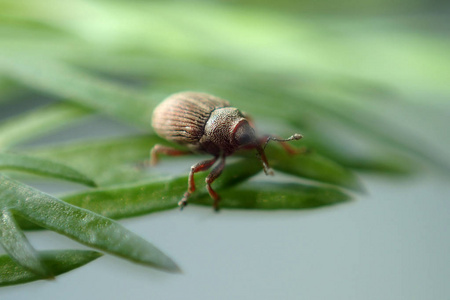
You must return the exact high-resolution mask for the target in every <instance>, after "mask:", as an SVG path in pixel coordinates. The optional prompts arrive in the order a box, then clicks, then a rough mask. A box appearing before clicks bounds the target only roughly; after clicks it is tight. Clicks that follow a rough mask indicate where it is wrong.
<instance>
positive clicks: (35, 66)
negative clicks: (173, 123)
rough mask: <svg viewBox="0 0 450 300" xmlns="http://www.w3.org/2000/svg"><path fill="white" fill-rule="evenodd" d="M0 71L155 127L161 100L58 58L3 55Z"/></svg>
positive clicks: (27, 83)
mask: <svg viewBox="0 0 450 300" xmlns="http://www.w3.org/2000/svg"><path fill="white" fill-rule="evenodd" d="M0 73H2V74H3V75H4V76H7V77H9V78H11V79H14V80H17V81H19V82H21V83H22V84H25V85H27V86H30V87H33V88H36V89H39V90H41V91H43V92H45V93H49V94H52V95H55V96H58V97H60V98H64V99H70V100H71V101H75V102H77V103H79V104H81V105H83V106H86V107H90V108H93V109H95V110H98V111H101V112H103V113H107V114H110V115H112V116H114V117H117V118H120V119H122V120H126V121H128V122H131V123H134V124H136V125H139V126H141V127H144V128H148V129H150V128H151V116H152V112H153V108H154V107H155V106H156V104H157V102H152V101H151V100H150V99H148V98H146V97H145V96H144V95H142V94H139V93H138V92H137V91H134V90H131V89H128V88H126V87H124V86H120V84H119V83H116V84H113V83H112V82H108V81H105V80H101V79H99V78H98V77H96V76H92V75H90V74H88V73H86V72H83V71H82V70H77V69H75V68H73V67H70V66H68V65H65V64H63V63H59V62H57V61H54V60H45V59H42V60H36V59H30V58H26V57H15V56H13V57H8V58H6V59H5V58H0Z"/></svg>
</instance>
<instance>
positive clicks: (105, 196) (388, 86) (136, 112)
mask: <svg viewBox="0 0 450 300" xmlns="http://www.w3.org/2000/svg"><path fill="white" fill-rule="evenodd" d="M446 6H448V5H447V4H446V3H445V2H443V1H431V2H430V1H420V0H415V1H408V0H400V1H395V2H392V1H387V0H369V1H364V2H361V1H359V2H357V1H349V0H347V1H340V2H331V1H329V2H320V3H318V2H314V1H289V0H281V1H276V2H273V1H253V0H247V1H150V2H149V1H106V0H91V1H88V0H69V1H63V2H62V1H57V0H41V1H37V0H2V1H1V2H0V107H1V108H3V107H8V105H9V103H8V102H9V101H11V102H12V101H14V105H16V106H17V103H20V101H23V100H30V99H35V98H36V97H45V98H46V99H47V100H49V102H50V104H47V105H45V106H42V107H41V106H39V107H37V108H36V109H33V110H31V111H23V112H21V113H19V114H17V115H14V116H7V117H8V118H7V120H0V121H1V122H0V151H2V152H0V157H1V158H2V162H1V163H2V166H3V168H15V169H20V170H22V171H26V172H31V173H37V174H45V175H51V176H56V177H58V178H60V179H66V180H72V181H76V182H84V183H88V184H92V182H95V183H97V184H99V185H100V187H98V188H96V189H88V190H83V191H81V192H77V193H75V194H70V195H65V196H60V198H62V199H63V200H66V201H67V202H68V203H71V204H74V205H76V206H78V207H81V208H77V207H75V206H72V205H70V204H68V203H64V202H62V201H60V200H59V199H57V198H55V197H50V196H48V195H45V194H43V193H41V192H39V191H38V190H36V189H32V188H30V187H28V186H26V185H25V184H22V183H19V182H17V181H14V180H11V179H9V178H7V177H3V175H2V177H1V178H2V180H3V182H2V184H1V185H0V193H1V194H2V195H5V197H4V199H1V200H0V208H1V212H2V218H3V219H2V220H3V221H4V224H3V225H2V228H1V229H2V230H1V232H2V234H1V236H0V242H2V245H3V246H4V247H5V249H9V251H8V253H9V254H10V255H11V257H13V258H14V260H15V261H11V260H10V259H8V258H6V257H1V259H2V262H3V265H0V267H3V268H7V269H8V270H13V271H14V272H13V271H11V272H9V273H8V274H11V276H10V277H8V278H2V280H3V281H2V282H1V283H0V284H2V283H3V284H14V283H21V282H26V281H30V280H37V279H39V278H45V277H46V276H47V277H48V272H47V271H49V270H50V271H53V274H60V273H62V272H64V271H68V270H71V269H73V268H75V267H78V266H81V265H83V264H85V263H87V262H89V261H90V260H92V259H94V258H96V257H97V255H98V254H96V253H93V252H89V253H84V254H83V253H78V252H77V253H75V252H73V253H72V252H64V253H62V254H61V255H64V257H63V258H64V259H62V260H61V259H59V258H58V255H60V253H56V252H55V253H50V254H46V255H47V256H43V257H41V258H40V256H39V255H38V253H37V252H36V251H34V249H33V248H32V246H31V245H30V244H29V243H28V241H27V240H26V237H25V236H24V235H23V233H22V232H21V230H20V228H18V227H17V226H16V223H15V218H16V219H17V221H18V224H20V225H21V226H22V227H23V228H29V229H30V228H36V227H37V226H44V227H46V228H48V229H51V230H55V231H57V232H60V233H63V234H66V235H68V236H70V237H72V238H75V239H78V240H79V241H80V242H82V243H85V244H88V245H90V246H93V247H96V248H99V249H101V250H103V251H106V252H109V253H114V254H116V255H120V256H123V257H125V258H127V259H129V260H133V261H140V262H141V263H145V264H151V265H156V266H159V267H162V268H166V269H169V270H175V269H176V265H175V264H174V263H173V262H172V261H171V260H170V259H169V258H168V257H166V256H165V255H164V254H163V253H161V252H160V251H159V250H158V249H156V248H153V246H151V245H150V244H148V243H145V242H144V241H140V242H139V243H140V245H141V248H140V249H141V250H142V251H141V252H140V253H133V251H129V252H127V250H129V249H131V248H132V246H133V243H132V241H131V238H130V239H129V240H128V241H127V242H128V244H127V242H124V244H123V245H122V246H123V247H121V248H120V249H118V248H117V247H116V245H115V243H113V242H111V241H114V240H116V241H117V240H120V238H121V237H123V233H124V232H127V231H126V229H125V228H123V227H121V226H120V225H119V224H118V223H115V222H114V221H112V220H110V219H108V218H105V216H106V217H109V218H123V217H130V216H135V215H140V214H144V213H151V212H156V211H160V210H166V209H171V208H174V207H176V203H177V201H178V200H179V199H180V197H181V195H182V194H183V192H184V191H185V189H186V182H187V178H186V176H176V177H167V176H164V177H162V176H161V175H160V174H155V173H154V172H146V170H145V169H143V168H138V167H136V166H137V163H139V162H140V161H143V160H144V159H146V157H147V155H148V150H149V149H150V148H151V147H152V145H153V144H155V143H157V142H158V143H160V142H163V141H161V139H159V138H158V137H156V136H155V135H153V134H152V132H151V131H152V129H151V126H150V124H151V113H152V111H153V108H154V107H155V106H156V105H157V104H158V103H159V102H160V101H161V100H162V99H164V98H165V97H166V96H168V95H169V94H171V93H174V92H179V91H181V90H197V91H202V92H208V93H211V94H215V95H217V96H219V97H222V98H225V99H228V100H230V102H231V103H232V104H233V105H234V106H236V107H239V108H242V109H243V110H244V111H246V112H248V113H250V114H251V115H252V116H253V118H254V120H255V122H256V125H257V126H258V128H259V130H260V131H261V132H264V133H270V134H277V135H281V136H285V135H286V136H289V135H290V134H292V133H293V132H300V133H302V134H303V135H304V136H305V138H304V139H303V140H302V141H301V142H299V143H296V145H302V146H305V147H307V148H308V149H309V150H310V151H309V153H307V154H304V155H302V156H297V157H290V156H288V155H286V154H285V153H282V152H280V149H279V148H277V147H275V146H274V145H270V146H269V147H268V149H267V150H268V154H269V160H270V162H271V164H272V165H273V167H274V168H275V169H276V170H277V171H280V172H285V173H287V174H290V175H292V177H291V178H290V179H289V180H292V182H283V183H270V184H267V183H261V182H259V181H258V180H253V177H254V175H256V174H257V173H258V172H259V170H260V166H259V164H258V162H257V161H256V160H254V159H252V158H251V157H250V156H249V155H247V156H245V155H244V157H245V159H240V160H238V161H237V162H234V163H232V164H229V165H228V166H227V167H228V168H227V169H226V171H225V173H224V175H223V177H222V178H220V179H219V180H218V182H217V183H215V184H216V186H217V187H218V190H219V191H220V193H221V194H222V195H223V197H224V199H223V207H227V208H246V209H309V208H316V207H322V206H327V205H332V204H337V203H341V202H344V201H347V200H349V199H350V198H351V197H350V194H349V193H348V192H347V191H346V190H345V189H353V190H361V183H360V182H359V181H358V179H357V177H356V176H355V175H354V173H353V172H352V171H353V170H363V171H370V172H380V173H382V174H401V175H403V174H414V173H415V172H418V171H421V170H423V167H425V166H428V167H432V168H433V169H435V170H439V171H441V172H443V173H446V174H448V173H449V170H450V161H449V159H448V153H447V149H448V146H450V139H447V138H446V137H447V136H445V134H447V135H448V132H447V127H448V114H449V112H450V107H449V101H448V99H449V96H450V85H449V82H450V72H449V70H450V56H449V55H448V53H450V39H449V34H448V33H449V31H450V27H449V24H450V22H449V21H448V19H449V18H448V17H449V16H448V12H449V10H448V7H446ZM56 101H59V102H62V103H53V102H56ZM0 112H1V111H0ZM98 114H102V115H108V116H109V117H111V118H114V119H117V120H120V121H121V122H125V123H129V124H131V125H132V126H134V127H135V128H137V129H138V130H141V132H143V133H144V135H141V136H137V137H126V138H123V137H120V138H113V139H107V140H100V141H95V142H93V141H91V140H87V141H79V142H76V143H69V144H67V145H64V146H61V145H56V146H46V145H44V146H43V147H41V148H39V149H37V148H35V147H30V146H29V144H28V143H29V142H31V141H35V140H36V139H38V138H39V137H41V136H45V135H48V133H49V132H50V131H59V130H61V129H62V128H63V127H65V126H68V125H74V124H76V123H77V122H78V123H79V122H81V121H83V120H85V118H86V117H92V116H95V115H98ZM411 115H413V116H421V117H423V118H422V119H423V122H422V123H421V124H417V126H416V127H415V128H411V125H410V123H408V118H409V116H411ZM430 120H432V121H433V122H431V121H430ZM442 124H444V126H442ZM445 124H447V127H446V126H445ZM27 145H28V146H27ZM7 151H8V153H7ZM11 152H20V154H11ZM30 155H33V156H36V157H37V158H32V157H30ZM50 160H51V161H50ZM162 163H164V161H163V162H162ZM10 175H13V176H14V177H17V178H19V179H21V178H23V177H20V176H18V175H17V174H15V173H13V174H10ZM250 178H252V181H251V182H247V180H248V179H250ZM197 179H198V180H202V179H204V177H202V175H199V176H198V178H197ZM269 187H270V188H269ZM24 191H26V194H27V195H31V196H30V197H31V198H32V199H33V201H32V202H30V203H32V204H33V205H35V206H36V207H37V208H39V207H40V206H39V203H41V202H45V204H46V205H48V206H53V207H59V208H60V209H58V210H48V211H46V212H44V211H42V209H41V210H39V209H37V210H36V211H39V212H40V214H39V215H36V213H35V211H30V210H29V209H28V204H26V203H25V202H26V201H23V200H24V198H26V197H25V196H26V195H25V196H24ZM193 200H194V201H193V203H197V204H210V199H209V198H208V197H207V196H206V193H205V192H199V193H198V194H197V195H196V196H195V197H194V198H193ZM30 201H31V200H30ZM121 205H122V206H123V207H121ZM84 209H87V210H86V211H84ZM91 211H92V212H91ZM77 215H82V216H88V217H89V219H90V220H92V222H91V224H90V225H91V226H87V227H86V229H87V231H88V232H89V234H91V235H92V236H100V237H102V236H103V237H104V236H106V235H108V234H110V236H111V238H110V240H108V239H107V238H102V239H97V240H95V241H92V240H89V239H88V238H86V237H85V236H82V235H80V234H78V235H77V233H76V232H77V230H79V228H80V224H83V223H82V221H83V220H82V219H80V218H78V217H77ZM101 215H103V216H101ZM69 216H70V217H69ZM55 220H63V221H64V220H66V222H56V223H55V222H54V221H55ZM30 221H31V223H30ZM102 222H103V223H102ZM33 223H34V224H33ZM100 223H102V224H108V226H110V227H109V228H110V230H109V231H107V230H106V229H105V228H100V227H101V226H100V227H99V226H96V225H95V224H100ZM111 228H114V230H111ZM103 229H105V230H103ZM111 231H115V233H111ZM126 235H127V236H129V237H130V236H133V239H134V240H133V241H136V240H138V237H136V236H134V235H132V234H131V233H127V234H126ZM22 246H23V247H22ZM21 247H22V248H21ZM23 249H25V250H26V251H25V250H23ZM145 249H146V250H145ZM146 251H148V252H146ZM49 255H50V257H49ZM52 255H53V256H52ZM71 255H72V256H71ZM83 255H84V256H83ZM49 262H50V263H49ZM72 262H76V263H75V264H73V263H72ZM20 266H21V267H20ZM46 268H49V269H46ZM16 271H17V272H16ZM30 272H31V273H30ZM5 274H6V273H5ZM42 274H44V275H42ZM8 276H9V275H8Z"/></svg>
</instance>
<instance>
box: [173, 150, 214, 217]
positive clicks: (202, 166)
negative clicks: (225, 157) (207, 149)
mask: <svg viewBox="0 0 450 300" xmlns="http://www.w3.org/2000/svg"><path fill="white" fill-rule="evenodd" d="M217 158H218V156H215V157H214V158H213V159H208V160H205V161H202V162H199V163H197V164H195V165H193V166H192V167H191V172H190V173H189V180H188V190H187V192H186V193H184V196H183V199H181V201H180V202H178V206H180V207H181V209H183V207H185V206H186V205H187V201H188V198H189V196H190V195H191V194H192V193H193V192H195V181H194V174H195V173H197V172H201V171H205V170H208V169H209V168H211V166H212V165H213V164H214V163H215V162H216V160H217Z"/></svg>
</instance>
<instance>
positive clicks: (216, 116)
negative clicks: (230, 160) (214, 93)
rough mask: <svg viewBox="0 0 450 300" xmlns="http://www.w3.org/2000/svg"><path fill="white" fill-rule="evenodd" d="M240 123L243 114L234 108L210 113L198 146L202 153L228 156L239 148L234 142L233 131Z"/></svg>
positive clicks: (243, 118) (242, 119)
mask: <svg viewBox="0 0 450 300" xmlns="http://www.w3.org/2000/svg"><path fill="white" fill-rule="evenodd" d="M242 121H245V122H246V119H245V117H244V116H243V114H242V113H241V112H240V111H239V110H238V109H237V108H234V107H224V108H218V109H215V110H214V111H212V112H211V115H210V117H209V119H208V121H207V122H206V125H205V130H204V134H203V137H202V138H201V139H200V145H201V147H202V148H203V150H204V151H206V152H208V153H210V154H213V155H219V154H221V153H224V154H225V155H229V154H231V153H233V152H234V151H236V150H237V148H238V147H239V146H238V145H237V144H236V141H235V140H234V130H235V128H236V126H237V125H238V124H239V123H241V122H242Z"/></svg>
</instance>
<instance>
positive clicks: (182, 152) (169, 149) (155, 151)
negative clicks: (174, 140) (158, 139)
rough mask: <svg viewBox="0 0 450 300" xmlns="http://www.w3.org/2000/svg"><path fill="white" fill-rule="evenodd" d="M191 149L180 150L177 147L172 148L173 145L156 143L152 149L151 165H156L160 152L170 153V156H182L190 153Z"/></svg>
mask: <svg viewBox="0 0 450 300" xmlns="http://www.w3.org/2000/svg"><path fill="white" fill-rule="evenodd" d="M190 153H191V152H190V151H186V150H179V149H176V148H172V147H168V146H164V145H161V144H156V145H155V146H153V148H152V150H150V165H151V166H154V165H156V164H157V163H158V160H159V159H158V155H159V154H165V155H169V156H181V155H186V154H190Z"/></svg>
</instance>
